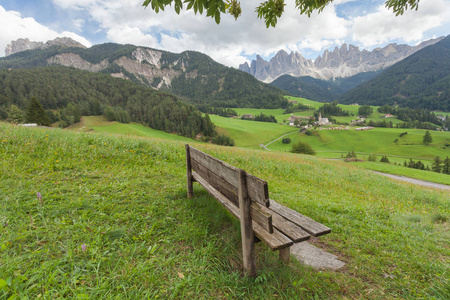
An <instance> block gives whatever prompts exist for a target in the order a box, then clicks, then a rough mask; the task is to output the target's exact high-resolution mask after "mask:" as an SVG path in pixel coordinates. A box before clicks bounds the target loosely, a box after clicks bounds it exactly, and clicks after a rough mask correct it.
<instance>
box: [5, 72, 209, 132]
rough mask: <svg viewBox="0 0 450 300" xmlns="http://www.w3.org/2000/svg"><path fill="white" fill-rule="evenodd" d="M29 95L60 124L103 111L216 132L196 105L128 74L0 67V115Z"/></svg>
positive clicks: (123, 118) (166, 126)
mask: <svg viewBox="0 0 450 300" xmlns="http://www.w3.org/2000/svg"><path fill="white" fill-rule="evenodd" d="M32 97H36V98H37V99H38V100H39V102H40V103H41V104H42V106H43V107H44V109H45V110H46V111H47V113H48V115H49V116H50V117H51V119H52V121H60V122H61V124H62V125H63V126H67V125H70V124H71V123H74V122H77V121H79V119H80V116H89V115H102V114H104V115H106V117H107V118H108V119H109V120H115V121H119V122H129V121H133V122H138V123H141V124H144V125H147V126H149V127H151V128H154V129H158V130H163V131H166V132H169V133H177V134H180V135H183V136H186V137H191V138H194V137H196V135H197V134H202V135H204V136H209V137H211V138H212V137H214V136H216V135H217V133H216V129H215V126H214V124H213V123H212V122H211V120H210V119H209V117H208V116H206V117H203V116H202V113H201V112H200V111H199V110H198V109H197V108H196V107H194V106H192V105H188V104H185V103H183V102H181V101H179V100H178V98H177V97H176V96H174V95H171V94H168V93H163V92H158V91H155V90H152V89H150V88H146V87H143V86H139V85H136V84H134V83H132V82H130V81H127V80H122V79H116V78H112V77H111V76H109V75H105V74H99V73H90V72H84V71H79V70H75V69H72V68H66V67H59V66H58V67H57V66H55V67H45V68H34V69H27V70H1V71H0V119H6V118H7V117H8V112H9V108H10V107H11V105H15V106H17V107H18V108H19V109H20V110H22V111H25V110H26V109H27V107H28V105H29V101H30V99H31V98H32Z"/></svg>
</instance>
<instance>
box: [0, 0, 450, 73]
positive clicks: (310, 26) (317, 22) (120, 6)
mask: <svg viewBox="0 0 450 300" xmlns="http://www.w3.org/2000/svg"><path fill="white" fill-rule="evenodd" d="M47 1H52V2H53V3H54V4H55V5H57V6H58V7H60V8H61V9H65V10H70V11H71V15H74V16H75V17H74V20H73V21H72V22H73V24H74V28H77V29H78V30H81V28H82V26H83V25H84V24H83V19H81V17H79V16H82V17H83V18H86V15H88V16H89V23H90V25H92V24H98V28H99V30H101V32H104V33H106V36H105V37H104V39H105V41H112V42H116V43H130V44H135V45H141V46H149V47H152V48H157V49H163V50H167V51H172V52H182V51H185V50H196V51H200V52H203V53H205V54H207V55H209V56H211V57H212V58H213V59H214V60H217V61H218V62H221V63H223V64H226V65H229V66H234V67H237V66H238V65H239V64H240V63H243V62H244V61H246V60H247V59H248V57H249V56H255V55H256V54H260V55H261V56H263V57H266V58H270V56H272V55H274V54H275V53H276V52H278V51H279V50H280V49H284V50H286V51H288V52H290V51H299V52H301V53H302V54H305V53H309V54H310V57H311V56H312V55H317V54H321V52H322V51H323V50H325V49H330V48H333V47H334V46H336V45H338V46H340V45H341V44H342V43H344V42H346V43H348V44H349V43H353V44H357V45H358V46H360V47H361V46H362V47H371V46H378V45H381V44H384V43H388V42H391V41H393V40H403V41H404V42H408V43H409V42H413V43H416V42H418V41H421V40H423V39H425V37H426V32H427V31H429V30H432V29H433V28H438V27H439V26H441V27H442V26H443V25H442V24H445V23H444V22H445V20H450V16H449V12H450V7H449V4H450V2H449V0H421V2H420V4H419V10H418V11H417V12H416V11H407V12H406V13H405V15H404V16H400V17H395V15H394V14H393V13H392V12H391V11H387V10H386V9H385V8H384V4H382V3H383V2H384V0H374V1H376V2H375V3H380V4H382V5H381V6H380V7H379V8H378V9H377V10H376V11H373V9H372V8H373V3H372V2H371V4H370V9H369V10H372V12H371V13H367V14H365V15H364V16H361V10H360V9H359V8H360V7H361V3H359V2H358V3H357V2H355V3H354V4H355V5H353V3H352V2H353V1H356V0H335V1H334V2H333V3H332V4H330V5H328V6H327V7H326V8H325V9H324V11H323V12H322V13H320V14H317V13H313V14H312V15H311V17H310V18H308V17H307V16H302V15H300V13H299V12H298V10H296V9H295V7H294V1H292V0H289V1H286V4H287V6H286V8H285V13H284V14H283V16H282V17H281V18H280V19H279V21H278V24H277V26H276V28H268V29H266V27H265V25H264V22H263V21H262V20H260V19H257V16H256V14H255V12H254V10H255V7H256V6H257V5H258V4H259V2H261V1H262V0H246V1H241V5H242V16H241V17H240V18H239V19H238V20H237V21H235V20H234V18H233V17H231V16H229V15H224V16H222V21H221V24H220V25H216V24H215V22H214V20H213V19H212V18H209V17H206V16H205V14H203V15H195V14H194V13H193V11H182V12H181V13H180V15H177V14H176V13H175V12H174V10H173V7H166V9H165V11H162V12H160V13H158V14H157V13H155V12H154V11H153V10H152V9H151V8H143V7H142V2H143V0H47ZM339 5H343V6H340V7H341V11H342V9H345V10H346V11H347V10H351V9H356V10H358V11H359V12H360V13H358V15H359V16H358V17H353V18H350V19H349V18H348V17H345V18H344V17H343V16H339V15H338V14H337V13H336V8H337V7H338V6H339ZM358 5H359V6H358ZM184 6H185V7H186V5H184ZM9 13H10V14H13V15H14V14H15V16H16V18H15V19H14V20H11V18H12V16H9V18H10V19H9V21H8V22H7V21H6V20H4V17H3V16H0V25H1V24H2V22H4V24H8V26H7V27H5V26H4V27H2V28H8V29H9V28H11V26H13V30H8V32H10V37H8V38H5V39H7V42H8V43H9V42H10V40H12V39H17V38H19V37H30V39H32V40H47V39H49V38H47V37H46V36H50V35H51V34H53V36H56V35H57V33H56V32H54V31H52V30H51V29H49V28H48V27H45V26H43V25H40V24H38V23H37V22H35V21H34V20H33V19H31V22H32V23H33V25H31V24H29V23H27V22H30V21H29V20H28V19H27V18H23V17H21V16H20V14H19V13H14V12H9ZM349 15H353V16H355V14H349ZM346 18H347V19H346ZM55 21H56V22H61V20H55ZM64 21H66V20H64ZM85 21H87V20H85ZM11 24H13V25H11ZM23 26H25V27H26V29H23V30H22V29H21V28H22V27H23ZM91 27H92V26H91ZM39 28H41V29H42V30H40V29H39ZM447 31H448V30H447ZM77 32H81V31H77ZM22 33H27V35H26V36H23V34H22ZM37 33H38V34H37ZM7 34H8V33H5V32H2V33H0V35H1V36H0V40H1V39H2V38H3V36H6V35H7ZM18 34H22V36H20V35H19V36H18ZM39 34H40V35H39ZM70 34H71V35H72V36H76V34H75V33H70ZM446 34H448V32H446ZM41 36H42V37H41ZM44 36H45V37H44ZM97 36H98V35H97ZM35 37H37V38H35ZM428 38H429V37H428ZM80 39H81V37H78V39H77V40H78V41H80V42H82V41H81V40H80ZM82 43H83V44H86V45H88V43H85V42H82ZM0 47H2V46H1V45H0ZM3 48H4V46H3ZM1 50H2V49H1ZM0 54H1V52H0ZM311 58H315V56H314V57H311Z"/></svg>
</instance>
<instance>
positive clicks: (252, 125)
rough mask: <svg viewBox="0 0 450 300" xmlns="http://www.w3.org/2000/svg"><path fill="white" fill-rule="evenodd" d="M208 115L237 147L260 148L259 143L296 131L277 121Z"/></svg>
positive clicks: (265, 142)
mask: <svg viewBox="0 0 450 300" xmlns="http://www.w3.org/2000/svg"><path fill="white" fill-rule="evenodd" d="M210 117H211V121H212V122H213V123H214V124H215V125H216V126H217V128H218V131H219V132H220V133H225V134H227V135H229V136H231V137H232V138H233V139H234V142H235V144H236V146H238V147H246V148H254V149H256V148H260V147H259V145H260V144H267V143H269V142H270V141H272V140H274V139H277V138H278V137H280V136H282V135H284V134H287V133H290V132H294V131H298V130H296V129H293V128H292V127H289V126H286V125H281V124H277V123H268V122H256V121H249V120H241V119H231V118H224V117H219V116H215V115H211V116H210Z"/></svg>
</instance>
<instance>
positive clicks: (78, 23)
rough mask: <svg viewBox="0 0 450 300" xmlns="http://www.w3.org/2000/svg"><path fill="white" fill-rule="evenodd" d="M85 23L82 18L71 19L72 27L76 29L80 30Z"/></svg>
mask: <svg viewBox="0 0 450 300" xmlns="http://www.w3.org/2000/svg"><path fill="white" fill-rule="evenodd" d="M84 23H86V21H85V20H83V19H74V20H73V21H72V24H73V27H75V29H76V30H78V31H81V30H82V29H83V25H84Z"/></svg>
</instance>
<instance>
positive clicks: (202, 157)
mask: <svg viewBox="0 0 450 300" xmlns="http://www.w3.org/2000/svg"><path fill="white" fill-rule="evenodd" d="M191 159H192V160H195V161H196V162H198V163H199V164H201V165H202V166H204V167H206V168H207V169H208V170H210V171H211V172H212V173H214V174H216V175H218V176H220V178H222V179H223V180H225V181H227V182H228V183H230V184H231V185H233V186H234V187H236V188H238V186H239V182H238V168H236V167H234V166H232V165H229V164H227V163H226V162H223V161H221V160H219V159H217V158H215V157H213V156H211V155H209V154H206V153H204V152H202V151H200V150H198V149H195V148H192V147H191Z"/></svg>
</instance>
